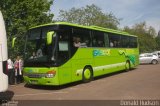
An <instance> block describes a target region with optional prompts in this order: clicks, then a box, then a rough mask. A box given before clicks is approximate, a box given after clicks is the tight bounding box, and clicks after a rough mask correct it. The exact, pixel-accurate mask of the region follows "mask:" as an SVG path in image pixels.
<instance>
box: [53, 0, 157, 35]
mask: <svg viewBox="0 0 160 106" xmlns="http://www.w3.org/2000/svg"><path fill="white" fill-rule="evenodd" d="M91 4H95V5H96V6H98V7H99V8H101V9H102V11H103V12H104V13H113V15H114V16H116V17H117V18H118V19H122V20H121V21H120V26H119V27H121V28H123V27H124V26H129V27H131V26H133V25H135V24H136V23H140V22H144V21H145V22H146V23H147V26H152V27H154V28H155V29H156V31H157V32H158V31H159V30H160V0H54V3H53V5H52V7H51V12H52V13H53V14H54V19H56V18H57V17H58V15H59V10H69V9H71V8H73V7H76V8H81V7H85V6H86V5H91Z"/></svg>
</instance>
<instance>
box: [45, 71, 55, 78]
mask: <svg viewBox="0 0 160 106" xmlns="http://www.w3.org/2000/svg"><path fill="white" fill-rule="evenodd" d="M55 75H56V71H54V70H52V71H48V72H47V74H46V78H53V77H54V76H55Z"/></svg>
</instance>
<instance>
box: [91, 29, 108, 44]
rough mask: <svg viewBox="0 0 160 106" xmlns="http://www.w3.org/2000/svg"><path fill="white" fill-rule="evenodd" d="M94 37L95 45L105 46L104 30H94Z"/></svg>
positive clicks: (93, 42)
mask: <svg viewBox="0 0 160 106" xmlns="http://www.w3.org/2000/svg"><path fill="white" fill-rule="evenodd" d="M92 38H93V41H92V46H93V47H105V43H104V33H103V32H98V31H94V32H93V35H92Z"/></svg>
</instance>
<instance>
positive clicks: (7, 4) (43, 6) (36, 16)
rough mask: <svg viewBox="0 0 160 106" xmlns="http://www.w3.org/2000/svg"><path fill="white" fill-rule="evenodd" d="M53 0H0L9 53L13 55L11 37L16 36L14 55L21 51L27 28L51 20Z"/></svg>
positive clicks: (19, 53)
mask: <svg viewBox="0 0 160 106" xmlns="http://www.w3.org/2000/svg"><path fill="white" fill-rule="evenodd" d="M52 3H53V0H50V1H49V0H1V1H0V10H1V11H2V13H3V15H4V20H5V23H6V30H7V36H8V46H9V50H8V51H9V54H10V55H12V56H13V54H12V53H13V49H11V39H12V38H13V37H18V40H17V44H16V46H17V47H16V48H15V49H14V53H16V54H15V55H21V54H22V53H23V44H24V43H23V42H24V40H25V38H24V37H25V33H26V32H27V30H28V29H29V28H30V27H32V26H35V25H39V24H44V23H48V22H52V18H53V14H51V13H50V6H51V5H52Z"/></svg>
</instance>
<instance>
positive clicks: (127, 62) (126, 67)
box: [125, 61, 130, 72]
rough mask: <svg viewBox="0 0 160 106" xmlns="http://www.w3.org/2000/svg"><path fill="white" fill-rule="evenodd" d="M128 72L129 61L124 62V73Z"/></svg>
mask: <svg viewBox="0 0 160 106" xmlns="http://www.w3.org/2000/svg"><path fill="white" fill-rule="evenodd" d="M129 70H130V62H129V61H126V64H125V71H126V72H127V71H129Z"/></svg>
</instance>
